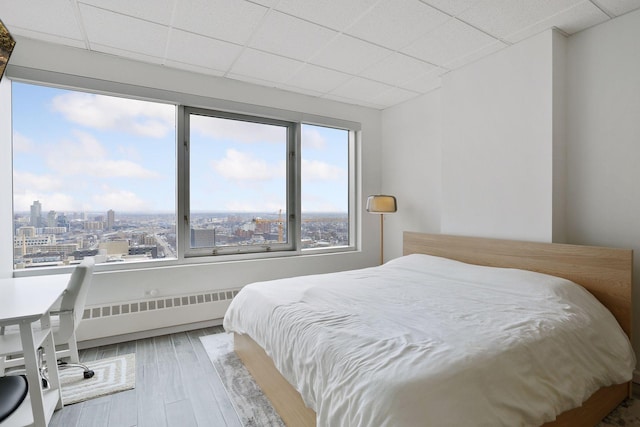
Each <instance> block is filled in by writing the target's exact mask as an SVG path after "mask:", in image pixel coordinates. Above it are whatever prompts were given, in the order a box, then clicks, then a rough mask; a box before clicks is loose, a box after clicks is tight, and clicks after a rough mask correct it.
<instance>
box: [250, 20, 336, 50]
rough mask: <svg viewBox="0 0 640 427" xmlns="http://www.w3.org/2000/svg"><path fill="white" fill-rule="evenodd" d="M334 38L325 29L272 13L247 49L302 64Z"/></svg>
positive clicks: (333, 33) (332, 34)
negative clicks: (298, 61)
mask: <svg viewBox="0 0 640 427" xmlns="http://www.w3.org/2000/svg"><path fill="white" fill-rule="evenodd" d="M337 34H338V33H337V32H336V31H333V30H329V29H327V28H325V27H321V26H319V25H316V24H312V23H310V22H307V21H303V20H302V19H299V18H294V17H293V16H289V15H285V14H284V13H280V12H274V11H271V12H269V14H268V15H267V17H266V18H265V20H264V21H263V22H262V24H261V25H260V27H259V28H258V29H257V30H256V32H255V33H254V35H253V37H252V38H251V42H250V44H249V46H251V47H253V48H255V49H260V50H263V51H266V52H271V53H275V54H278V55H282V56H286V57H288V58H294V59H299V60H301V61H305V60H307V59H308V58H309V57H310V56H311V55H313V54H314V53H315V52H317V51H318V50H319V49H320V48H321V47H322V46H324V45H326V44H327V43H328V42H329V41H330V40H331V39H332V38H333V37H335V36H336V35H337Z"/></svg>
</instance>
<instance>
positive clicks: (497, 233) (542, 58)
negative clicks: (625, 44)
mask: <svg viewBox="0 0 640 427" xmlns="http://www.w3.org/2000/svg"><path fill="white" fill-rule="evenodd" d="M554 40H556V37H555V36H554V33H553V32H552V31H546V32H544V33H542V34H539V35H537V36H535V37H532V38H530V39H528V40H525V41H523V42H521V43H518V44H516V45H513V46H510V47H509V48H506V49H503V50H501V51H499V52H497V53H495V54H493V55H491V56H489V57H487V58H484V59H482V60H479V61H477V62H475V63H472V64H470V65H468V66H466V67H463V68H461V69H458V70H455V71H452V72H450V73H448V74H447V75H445V76H444V78H443V88H442V91H443V94H442V97H443V101H442V105H443V142H442V171H443V173H442V232H443V233H447V234H461V235H471V236H483V237H498V238H508V239H520V240H533V241H551V239H552V233H553V198H552V193H553V143H554V141H553V136H554V133H553V91H552V85H553V79H552V78H553V44H554Z"/></svg>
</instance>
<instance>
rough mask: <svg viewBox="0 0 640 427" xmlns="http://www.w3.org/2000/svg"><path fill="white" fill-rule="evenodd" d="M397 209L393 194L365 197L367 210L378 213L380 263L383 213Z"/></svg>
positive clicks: (381, 259) (382, 249)
mask: <svg viewBox="0 0 640 427" xmlns="http://www.w3.org/2000/svg"><path fill="white" fill-rule="evenodd" d="M397 210H398V203H397V202H396V198H395V197H393V196H385V195H382V194H374V195H373V196H369V197H368V198H367V212H369V213H375V214H380V265H382V263H383V262H384V218H383V217H384V214H386V213H393V212H396V211H397Z"/></svg>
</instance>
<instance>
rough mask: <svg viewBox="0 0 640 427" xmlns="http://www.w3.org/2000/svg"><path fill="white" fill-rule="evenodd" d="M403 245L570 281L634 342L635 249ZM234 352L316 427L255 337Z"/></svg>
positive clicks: (273, 395)
mask: <svg viewBox="0 0 640 427" xmlns="http://www.w3.org/2000/svg"><path fill="white" fill-rule="evenodd" d="M403 240H404V244H403V246H404V249H403V253H404V255H409V254H414V253H420V254H429V255H435V256H441V257H445V258H451V259H455V260H458V261H463V262H466V263H470V264H478V265H488V266H493V267H508V268H519V269H523V270H532V271H537V272H540V273H546V274H551V275H554V276H559V277H564V278H566V279H569V280H572V281H574V282H576V283H578V284H580V285H582V286H583V287H584V288H586V289H587V290H589V292H591V293H592V294H593V295H594V296H595V297H596V298H598V300H600V302H601V303H602V304H603V305H604V306H606V307H607V308H608V309H609V310H610V311H611V313H613V315H614V316H615V318H616V319H617V320H618V323H620V326H621V327H622V329H623V330H624V331H625V332H626V334H627V335H628V336H629V337H631V280H632V263H633V251H632V250H626V249H614V248H603V247H594V246H577V245H566V244H557V243H533V242H520V241H511V240H499V239H486V238H478V237H462V236H447V235H440V234H423V233H415V232H404V236H403ZM234 349H235V351H236V353H237V354H238V356H239V357H240V359H241V360H242V361H243V363H244V364H245V366H246V367H247V369H248V370H249V372H251V375H253V377H254V378H255V380H256V382H257V383H258V385H259V386H260V388H261V389H262V391H263V392H264V394H265V395H266V396H267V397H268V398H269V400H270V401H271V403H272V405H273V407H274V408H275V409H276V411H277V412H278V414H280V416H281V418H282V420H283V421H284V422H285V424H286V425H288V426H301V427H303V426H315V425H316V414H315V412H314V411H313V410H311V409H309V408H307V407H306V406H305V404H304V402H303V401H302V397H301V396H300V394H299V393H298V392H297V391H296V390H295V389H294V388H293V386H291V385H290V384H289V383H288V382H287V380H286V379H285V378H284V377H283V376H282V375H281V374H280V373H279V372H278V370H277V369H276V368H275V366H274V364H273V361H272V360H271V358H269V356H268V355H267V354H266V353H265V351H264V350H263V349H262V348H261V347H260V346H259V345H258V344H256V342H255V341H253V339H251V337H249V336H247V335H239V334H235V336H234ZM630 395H631V382H628V383H625V384H619V385H615V386H611V387H604V388H602V389H600V390H598V391H597V392H595V393H594V394H593V395H592V396H591V397H590V398H589V399H588V400H587V401H586V402H585V403H584V404H583V405H582V406H580V407H579V408H575V409H572V410H570V411H567V412H564V413H562V414H560V415H559V416H558V417H557V418H556V420H555V421H553V422H549V423H546V424H544V427H574V426H595V425H596V424H597V423H598V422H600V421H601V420H602V419H603V418H604V417H605V416H606V415H607V414H608V413H609V412H611V411H612V410H613V409H615V408H616V406H618V405H619V404H620V403H621V402H622V401H623V400H624V399H625V398H627V397H629V396H630Z"/></svg>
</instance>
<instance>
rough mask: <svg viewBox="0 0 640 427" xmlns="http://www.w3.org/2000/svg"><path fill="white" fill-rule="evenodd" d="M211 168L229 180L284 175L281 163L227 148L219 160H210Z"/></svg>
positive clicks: (281, 176)
mask: <svg viewBox="0 0 640 427" xmlns="http://www.w3.org/2000/svg"><path fill="white" fill-rule="evenodd" d="M211 166H212V167H213V169H214V170H215V171H216V172H217V173H219V174H220V175H222V177H223V178H225V179H228V180H231V181H267V180H270V179H273V178H284V177H285V176H286V174H285V170H284V167H282V165H270V164H269V163H267V162H266V161H264V160H262V159H259V158H256V157H255V156H253V155H251V154H249V153H243V152H240V151H237V150H234V149H228V150H227V151H226V156H225V157H224V158H223V159H221V160H213V161H211Z"/></svg>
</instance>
